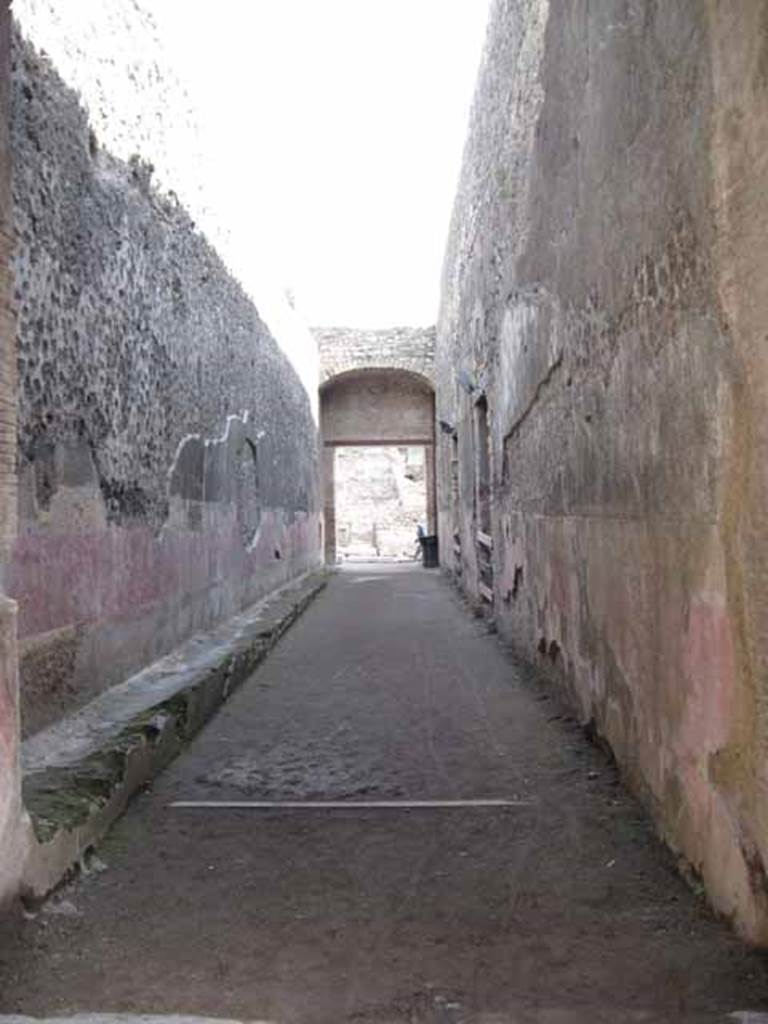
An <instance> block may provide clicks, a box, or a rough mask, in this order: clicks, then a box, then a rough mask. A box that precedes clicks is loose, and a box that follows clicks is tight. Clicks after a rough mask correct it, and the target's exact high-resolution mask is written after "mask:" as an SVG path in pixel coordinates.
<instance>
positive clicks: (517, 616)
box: [436, 0, 768, 943]
mask: <svg viewBox="0 0 768 1024" xmlns="http://www.w3.org/2000/svg"><path fill="white" fill-rule="evenodd" d="M761 11H762V12H763V14H764V5H763V4H761V3H759V2H757V0H754V2H753V0H747V2H745V3H744V4H740V5H738V8H734V7H733V6H732V5H728V8H727V10H726V9H725V8H724V7H723V5H718V4H716V3H714V2H713V3H711V4H699V3H693V2H691V3H687V2H684V3H675V4H663V3H650V4H649V3H631V2H619V0H608V2H605V3H600V4H590V3H588V2H586V0H577V2H575V3H573V4H570V5H568V7H567V10H566V9H565V8H562V7H559V6H557V5H552V6H550V5H549V4H548V3H546V2H545V0H525V2H522V3H520V2H511V0H497V2H496V3H495V5H494V7H493V13H492V17H491V22H490V27H489V34H488V39H487V44H486V51H485V56H484V61H483V65H482V68H481V73H480V79H479V83H478V88H477V94H476V98H475V104H474V109H473V115H472V119H471V125H470V132H469V138H468V142H467V148H466V151H465V162H464V167H463V172H462V177H461V182H460V186H459V193H458V196H457V200H456V205H455V210H454V215H453V221H452V227H451V234H450V239H449V244H448V249H447V253H446V259H445V265H444V277H443V296H442V305H441V313H440V318H439V323H438V335H437V354H436V381H437V416H438V418H440V419H443V420H444V421H446V422H448V423H450V424H452V425H455V426H456V428H457V449H458V463H459V466H458V468H459V481H458V494H459V500H458V502H454V501H453V500H452V493H453V491H452V485H451V467H450V459H451V440H450V438H449V437H447V436H443V437H442V439H441V440H442V444H441V449H440V453H439V502H440V519H439V521H440V524H441V529H440V533H441V548H442V550H443V551H444V552H445V551H449V550H451V546H452V544H453V533H454V530H455V532H456V534H457V536H458V537H459V538H460V540H461V548H462V560H463V574H462V576H463V580H464V585H465V586H466V587H467V589H468V590H469V591H470V592H471V593H474V594H477V548H476V543H475V531H476V525H477V524H476V520H475V511H474V490H475V487H474V467H475V457H476V456H475V451H474V436H473V428H472V406H473V403H474V400H475V398H476V397H477V396H478V395H479V394H480V393H481V392H482V391H485V393H486V394H487V398H488V404H489V414H490V427H491V444H490V448H491V464H492V488H493V515H492V521H493V539H494V580H495V583H494V588H495V602H494V604H495V616H496V620H497V623H498V626H499V629H500V630H501V632H502V633H503V634H504V635H505V636H506V637H507V638H509V639H510V640H511V641H512V642H513V643H514V645H515V646H516V648H517V649H518V651H519V652H520V653H522V654H523V655H524V656H526V657H529V658H531V659H535V660H537V661H538V662H539V663H540V664H541V665H542V666H543V667H546V669H547V671H550V672H552V673H553V674H554V675H556V676H557V677H558V678H560V679H562V680H564V681H566V683H567V685H568V686H569V688H570V689H571V691H572V693H573V695H574V698H575V700H576V702H577V703H578V706H579V708H580V711H581V714H582V717H583V719H584V720H585V721H586V720H590V721H594V722H595V724H596V726H597V728H598V730H599V731H600V732H601V733H602V734H603V736H605V737H606V738H607V740H608V741H609V742H610V744H611V746H612V747H613V749H614V751H615V753H616V756H617V758H618V760H619V762H620V763H621V765H622V767H623V769H624V771H625V773H626V775H627V777H628V778H629V779H630V781H631V782H632V784H633V785H634V786H635V788H636V789H637V790H638V791H640V792H641V793H642V794H643V796H644V797H645V799H646V800H647V802H648V803H649V805H650V806H651V807H652V809H653V811H654V814H655V816H656V819H657V821H658V823H659V827H660V829H661V831H662V832H663V834H664V835H665V836H666V837H667V839H668V840H669V842H670V843H671V845H672V846H673V847H675V848H676V849H678V850H680V851H681V852H682V853H683V854H684V855H685V857H686V858H687V860H688V861H689V862H690V863H691V864H692V866H693V868H694V869H695V870H696V871H697V872H699V873H700V874H701V875H702V877H703V880H704V883H705V885H706V888H707V891H708V893H709V895H710V898H711V900H712V902H713V903H714V905H715V906H716V907H717V908H718V909H719V910H721V911H723V912H724V913H726V914H728V915H730V916H731V917H732V918H733V919H734V920H735V921H736V923H737V925H738V927H739V928H740V930H741V931H742V932H743V933H744V934H745V935H747V936H749V937H750V938H751V939H753V940H755V941H759V942H763V943H768V883H767V879H766V869H765V865H766V863H767V862H768V818H767V817H766V811H765V784H766V781H768V780H766V777H765V768H764V765H765V763H766V745H767V744H768V737H767V736H766V729H765V728H764V721H763V720H764V718H765V715H764V708H765V703H766V694H765V692H764V690H765V677H766V673H765V664H766V658H768V639H767V638H766V631H765V622H766V611H768V585H766V580H767V579H768V573H766V571H765V566H764V562H765V558H766V557H767V556H766V553H765V552H766V550H767V545H768V535H767V534H768V528H767V526H766V520H765V508H766V505H767V502H766V489H768V476H767V473H768V470H766V466H768V460H767V459H766V447H767V446H768V438H766V437H764V436H763V435H764V434H765V432H766V429H767V428H766V427H765V424H766V423H768V416H766V412H767V411H768V410H767V409H766V405H767V404H768V366H767V365H766V356H765V352H766V346H765V328H764V325H765V323H766V322H768V316H766V313H768V311H767V310H765V309H763V306H764V305H765V301H764V298H763V296H764V293H765V289H764V288H762V287H761V285H760V283H759V282H760V281H762V279H763V278H764V275H765V268H766V251H765V237H766V228H767V227H768V200H767V199H766V197H765V190H764V188H763V187H762V186H763V183H764V181H765V166H764V165H765V162H766V153H768V139H767V138H766V128H765V125H766V123H768V119H767V118H766V114H767V113H768V111H766V105H767V104H768V86H766V76H765V52H766V51H765V30H766V26H765V24H764V18H763V20H761ZM761 40H762V43H761ZM460 377H462V378H463V382H464V383H463V386H462V383H461V381H460Z"/></svg>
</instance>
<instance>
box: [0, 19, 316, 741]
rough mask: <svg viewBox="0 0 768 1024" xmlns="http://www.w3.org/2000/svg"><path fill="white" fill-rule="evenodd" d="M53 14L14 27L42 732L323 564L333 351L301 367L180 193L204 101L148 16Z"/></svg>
mask: <svg viewBox="0 0 768 1024" xmlns="http://www.w3.org/2000/svg"><path fill="white" fill-rule="evenodd" d="M56 8H57V5H52V4H48V3H36V2H31V0H30V2H29V3H22V4H19V7H18V11H17V17H19V18H20V20H21V31H20V32H17V34H16V37H15V40H14V72H13V92H12V133H13V153H14V162H15V166H14V210H15V222H16V256H15V276H16V281H15V299H16V305H17V313H18V360H19V444H18V457H19V482H20V488H19V489H20V493H19V518H20V526H19V538H18V541H17V543H16V545H15V550H14V555H13V559H12V564H11V569H10V575H9V584H10V588H11V592H12V593H13V595H14V596H15V597H16V599H17V600H18V602H19V608H20V620H19V623H20V638H21V650H22V655H23V658H22V705H23V711H24V718H25V726H26V730H27V731H30V730H33V729H35V728H38V727H41V726H43V725H45V724H47V722H49V721H50V720H51V719H53V718H54V717H56V716H57V715H58V714H60V713H61V712H62V711H63V710H65V709H67V708H69V707H71V706H73V705H76V704H79V703H82V701H84V700H85V699H87V698H89V697H90V696H92V695H93V694H94V693H95V692H98V691H99V690H101V689H102V688H104V687H106V686H108V685H111V684H113V683H115V682H117V681H119V680H120V679H121V678H124V677H125V676H126V675H128V674H130V673H131V672H135V671H136V670H137V669H138V668H140V667H141V666H142V665H144V664H146V663H147V662H148V661H151V660H154V659H155V658H157V657H158V656H160V655H161V654H163V653H165V652H166V651H168V650H169V649H170V648H171V647H172V646H173V645H174V644H175V643H177V642H178V641H179V640H180V639H182V638H184V637H185V636H188V635H189V634H190V633H191V632H193V631H195V630H198V629H204V628H206V627H207V626H210V625H211V624H213V623H215V622H217V621H219V620H220V619H222V618H224V617H226V616H228V615H231V614H234V613H236V612H238V611H240V610H241V609H242V608H243V607H244V606H245V605H246V604H248V603H250V602H252V601H254V600H256V599H257V598H258V597H260V596H261V595H262V594H264V593H266V592H267V591H268V590H270V589H272V588H273V587H275V586H277V585H279V584H281V583H283V582H285V581H286V580H287V579H289V578H291V577H292V576H294V575H296V574H297V573H300V572H303V571H305V570H306V569H308V568H310V567H312V566H314V565H315V564H316V563H317V561H318V557H319V554H318V552H319V546H318V545H319V509H318V447H317V428H316V422H315V409H316V396H315V393H314V386H313V389H312V393H309V392H308V391H307V390H306V387H305V386H304V384H303V383H302V377H304V376H306V370H307V366H309V367H310V370H311V368H312V367H314V373H312V372H310V376H311V377H312V379H313V382H314V381H315V380H316V374H317V369H316V367H317V352H316V346H315V344H314V342H313V340H312V339H311V336H310V335H309V332H308V331H306V330H305V331H304V335H303V338H304V344H303V353H302V358H303V362H304V366H303V367H301V368H300V369H299V368H298V367H297V365H296V364H295V363H292V362H291V361H290V360H289V359H288V357H287V356H286V355H285V353H284V351H283V348H282V347H281V345H280V344H279V343H278V341H277V340H276V339H275V337H274V336H273V335H272V334H271V333H270V331H269V329H268V328H267V327H266V325H265V323H264V322H263V320H262V319H261V318H260V316H259V312H258V310H257V308H256V307H255V305H254V303H253V301H252V299H251V297H250V296H249V295H247V294H246V293H245V291H244V289H243V288H242V286H241V285H240V284H239V283H238V281H237V280H235V278H234V277H233V276H232V275H231V273H229V271H228V270H227V268H226V266H225V265H224V263H223V262H222V259H221V258H220V256H219V255H218V253H217V251H216V250H215V249H214V248H213V247H212V245H211V244H210V242H209V241H208V239H207V238H206V237H205V235H204V234H202V233H201V231H200V230H199V228H198V227H197V226H196V224H195V222H194V221H193V219H192V217H191V216H190V214H189V212H188V210H187V209H186V208H185V206H184V205H183V204H182V202H181V201H180V199H179V195H178V194H174V193H172V192H169V191H168V190H167V186H168V183H169V181H170V180H171V179H172V175H173V172H174V169H175V168H177V167H178V166H180V164H181V163H183V162H184V161H185V160H186V161H188V160H189V159H190V149H189V137H190V136H189V134H188V133H186V132H182V128H183V127H184V126H186V125H187V122H188V121H189V118H190V117H191V114H190V113H189V111H188V110H187V109H186V108H185V107H184V94H183V91H180V90H179V89H178V88H177V87H176V86H175V84H174V83H173V82H172V78H171V77H170V76H169V78H168V79H166V77H165V70H164V68H163V67H162V65H161V64H160V63H159V61H160V59H161V54H160V51H159V50H158V45H156V43H157V41H156V39H155V37H154V35H153V32H154V29H153V26H152V22H151V18H149V17H148V16H147V15H146V13H145V12H144V11H143V9H142V8H141V7H140V6H139V5H136V4H133V3H127V2H125V3H123V2H117V0H110V2H109V3H107V4H105V5H104V6H103V7H102V6H98V5H97V6H96V7H93V6H92V5H90V4H86V5H85V6H83V7H79V8H78V11H77V14H78V16H77V18H74V17H72V18H67V17H66V16H65V15H66V12H63V13H62V12H58V11H57V9H56ZM89 12H90V13H89ZM69 13H70V14H72V11H70V12H69ZM91 15H93V19H92V20H89V19H90V18H91ZM38 37H39V38H38ZM41 40H42V42H44V44H45V47H46V51H47V52H46V53H43V52H42V50H41V49H40V46H41V45H42V42H41ZM90 48H92V52H91V49H90ZM53 52H56V53H58V54H60V55H61V59H62V61H63V62H64V64H65V66H66V67H67V68H69V69H70V70H72V68H73V67H75V66H76V65H77V63H78V60H79V61H80V62H84V63H87V64H88V72H87V73H86V72H80V73H79V74H78V76H77V77H78V81H77V83H76V84H77V87H78V89H79V90H80V93H79V94H78V93H77V92H75V91H74V90H73V88H72V87H71V83H70V82H69V81H65V80H64V79H63V78H62V77H61V75H60V69H59V68H58V67H57V66H56V64H55V62H54V61H53V60H52V57H51V53H53ZM72 73H73V74H74V71H73V72H72ZM115 81H119V83H120V88H119V89H115V90H114V91H113V84H114V82H115ZM168 82H170V83H171V84H170V85H169V84H168ZM107 126H112V127H110V128H109V130H107ZM174 126H176V127H174ZM115 133H117V136H116V135H115ZM179 149H180V152H179V151H178V150H179ZM126 157H127V159H126ZM150 160H152V161H153V162H154V161H155V160H156V161H157V164H156V166H157V167H158V168H161V169H162V171H163V173H162V175H160V177H159V178H158V180H157V182H156V181H155V172H154V171H153V166H152V163H150ZM191 166H193V167H195V169H196V171H197V172H198V173H201V169H200V168H199V167H197V166H196V165H195V164H194V161H192V164H191ZM185 174H186V178H185V182H186V185H185V189H186V193H187V194H188V195H191V194H192V192H193V191H194V189H193V185H192V184H190V177H189V167H187V169H186V172H185ZM179 194H181V193H179ZM294 326H295V325H294ZM292 343H293V345H294V349H295V337H294V338H293V340H292Z"/></svg>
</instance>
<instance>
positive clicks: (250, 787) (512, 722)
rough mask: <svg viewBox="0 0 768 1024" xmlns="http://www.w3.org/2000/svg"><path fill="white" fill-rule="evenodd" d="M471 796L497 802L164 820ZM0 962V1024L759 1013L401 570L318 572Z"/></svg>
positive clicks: (450, 604) (424, 584) (531, 687)
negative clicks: (242, 680)
mask: <svg viewBox="0 0 768 1024" xmlns="http://www.w3.org/2000/svg"><path fill="white" fill-rule="evenodd" d="M473 800H483V801H495V800H509V801H511V802H513V806H504V807H500V806H479V807H471V806H444V807H426V808H414V809H407V808H405V807H401V806H396V807H373V808H360V807H357V806H356V807H355V808H352V809H348V810H345V809H333V808H324V809H322V810H320V809H318V810H312V809H307V808H295V809H268V810H264V809H258V808H226V807H197V808H194V807H192V808H190V807H173V806H171V805H172V804H173V803H175V802H177V801H203V802H217V803H218V802H227V801H238V802H241V801H261V802H265V801H291V802H299V803H305V802H314V801H332V802H338V801H353V802H355V803H356V804H360V803H361V802H368V801H371V802H377V803H381V802H386V803H396V804H399V803H400V802H405V801H473ZM102 862H103V863H102ZM0 960H1V961H2V962H1V963H0V1009H2V1011H3V1012H5V1013H27V1014H36V1015H55V1014H57V1015H62V1014H69V1013H74V1012H93V1013H99V1012H101V1013H103V1012H126V1013H145V1014H158V1013H184V1014H199V1015H205V1016H211V1017H222V1018H239V1019H244V1020H257V1021H266V1022H270V1024H339V1022H356V1024H368V1022H370V1024H582V1022H584V1024H587V1022H589V1024H595V1022H606V1024H607V1022H610V1024H622V1022H681V1021H685V1022H688V1021H691V1022H697V1021H701V1022H706V1021H722V1022H725V1021H726V1020H728V1019H730V1018H729V1017H727V1016H726V1015H727V1014H729V1013H731V1012H734V1011H739V1010H746V1009H752V1010H756V1009H760V1008H761V1007H762V1008H765V1007H766V1006H768V1002H767V1001H766V991H767V988H766V971H765V959H764V957H763V956H761V955H759V954H756V953H753V952H750V951H749V950H747V949H746V948H745V947H744V946H743V945H742V944H741V943H740V941H739V940H737V939H736V938H735V937H734V936H733V935H732V934H731V932H730V931H729V929H728V928H727V927H726V926H725V925H724V924H722V923H720V922H718V921H716V920H715V919H714V917H713V916H712V915H711V914H710V912H709V911H708V910H707V909H706V907H705V905H704V903H703V902H702V901H701V900H700V899H699V898H698V897H697V896H696V895H695V894H694V893H693V892H691V891H690V890H689V888H688V887H687V886H686V885H685V884H684V882H683V881H682V880H681V878H680V877H679V875H678V874H677V872H676V869H675V864H674V859H673V857H672V856H671V854H669V853H668V852H667V851H666V850H665V849H663V848H662V846H661V845H660V844H659V843H658V842H657V840H656V839H655V838H654V835H653V832H652V829H651V827H650V825H649V823H648V821H647V818H646V816H645V814H644V813H643V811H642V810H641V809H640V808H639V806H638V805H637V804H636V803H635V802H634V800H633V799H632V798H631V797H629V796H628V795H627V794H626V792H625V791H624V790H623V788H622V786H621V785H620V783H619V781H618V778H617V775H616V773H615V771H614V769H613V768H612V767H611V766H610V765H609V764H608V762H607V760H606V758H605V756H604V755H603V754H602V753H601V752H600V751H599V750H597V749H596V748H594V747H592V746H590V745H589V744H588V742H587V741H586V739H585V738H584V736H583V734H582V731H581V730H580V728H579V727H578V725H577V723H576V722H575V721H574V720H573V719H572V718H571V717H570V716H569V713H568V709H567V708H566V707H565V706H564V705H562V704H561V703H560V702H559V701H558V699H557V697H556V695H555V694H554V693H553V692H552V691H551V690H550V689H548V688H547V687H546V686H545V685H544V684H542V683H541V682H540V681H537V680H536V679H535V678H533V677H532V676H531V674H530V673H528V672H524V671H522V670H521V669H520V668H519V667H516V666H515V664H514V662H513V661H512V660H511V659H510V657H509V656H508V654H507V653H505V651H504V650H503V648H502V647H501V645H500V644H499V642H498V640H497V638H496V637H494V636H491V635H489V634H488V632H487V631H486V630H485V628H484V627H483V625H482V623H480V622H479V621H477V620H475V619H473V618H471V617H470V616H469V615H468V614H467V612H466V610H465V609H464V608H463V607H462V605H461V603H460V601H459V599H458V597H457V596H456V595H455V594H454V592H453V591H452V590H450V588H449V587H448V585H447V584H446V583H445V581H444V580H443V579H442V578H441V577H440V576H439V575H438V574H434V573H429V572H426V571H424V570H422V569H417V568H413V567H410V566H391V565H390V566H385V567H377V566H370V565H361V566H358V567H356V569H355V571H344V572H341V573H339V574H338V575H337V576H336V577H334V578H333V580H332V581H331V583H330V585H329V587H328V589H327V590H326V591H325V592H324V594H322V595H321V596H320V598H319V599H318V600H317V601H316V602H315V604H314V605H312V606H311V607H310V608H309V610H308V611H307V613H306V614H305V615H304V617H303V618H302V619H301V620H300V621H299V622H298V623H297V625H295V626H294V627H293V628H292V630H291V631H290V632H289V633H288V634H287V635H286V636H285V637H284V638H283V640H282V641H281V642H280V644H279V645H278V647H277V649H276V650H275V651H274V652H273V653H272V655H271V656H270V657H269V658H268V659H267V661H266V662H265V663H264V664H263V665H262V666H261V667H260V668H259V670H258V671H257V672H256V673H255V674H254V675H253V677H252V678H251V679H250V680H249V681H248V682H247V683H246V684H245V685H244V686H243V688H242V689H241V690H239V691H238V692H237V693H236V694H235V696H234V697H233V698H232V699H231V701H230V702H229V703H228V704H227V705H226V706H225V707H224V708H223V709H222V711H221V712H220V713H219V715H218V716H217V717H216V718H215V719H214V720H213V721H212V722H211V723H210V724H209V726H208V727H207V728H206V729H205V730H204V732H203V733H202V734H201V735H200V736H199V737H198V738H197V740H196V741H195V743H194V744H193V745H192V746H191V748H190V749H189V751H188V752H187V753H186V754H185V755H183V756H182V757H181V758H179V759H178V760H177V761H176V762H175V763H174V764H173V765H172V766H171V767H170V768H169V769H168V770H167V771H166V773H165V774H164V775H163V776H162V777H161V778H160V779H158V780H157V781H156V783H155V784H154V786H153V787H152V788H151V790H149V791H148V792H146V793H144V794H143V795H141V796H140V797H139V798H138V799H137V800H136V801H135V802H134V804H133V805H132V806H131V808H130V809H129V811H128V813H127V814H126V815H125V817H124V818H123V819H122V820H121V821H120V822H119V823H118V824H117V826H116V827H115V829H114V830H113V832H112V834H111V835H110V836H109V837H108V839H107V840H106V841H105V842H104V843H103V844H102V846H101V847H100V849H99V851H98V860H97V861H96V862H95V863H94V865H93V870H92V871H91V873H90V874H88V875H87V876H84V877H82V878H80V879H79V880H77V881H76V882H74V883H73V884H71V885H69V886H67V887H65V888H64V889H63V890H62V891H60V892H59V893H58V894H56V895H55V896H54V898H53V899H52V900H51V901H49V903H48V905H47V906H46V907H45V908H43V909H42V910H41V911H40V912H39V913H37V914H36V916H34V917H33V918H31V919H30V920H28V921H26V922H24V923H23V925H21V926H20V933H19V934H18V935H15V936H8V937H7V938H5V939H4V945H3V947H2V952H1V953H0Z"/></svg>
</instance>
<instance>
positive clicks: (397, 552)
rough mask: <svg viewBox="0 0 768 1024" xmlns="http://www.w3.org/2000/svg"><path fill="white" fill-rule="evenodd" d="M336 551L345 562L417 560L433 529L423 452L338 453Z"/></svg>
mask: <svg viewBox="0 0 768 1024" xmlns="http://www.w3.org/2000/svg"><path fill="white" fill-rule="evenodd" d="M334 479H335V483H336V548H337V552H338V554H339V555H340V556H341V558H342V559H344V558H355V557H357V558H371V557H383V558H415V557H416V553H417V544H416V536H417V527H418V526H421V527H422V528H426V525H427V495H426V459H425V453H424V449H423V448H408V447H400V448H396V447H380V446H378V445H377V446H374V447H369V448H337V449H336V466H335V471H334Z"/></svg>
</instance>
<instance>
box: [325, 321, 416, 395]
mask: <svg viewBox="0 0 768 1024" xmlns="http://www.w3.org/2000/svg"><path fill="white" fill-rule="evenodd" d="M312 334H313V335H314V337H315V338H316V340H317V346H318V350H319V353H320V382H321V383H325V382H326V381H328V380H330V378H331V377H336V376H338V375H339V374H341V373H348V372H350V371H351V370H364V369H372V368H378V369H393V370H407V371H409V372H411V373H418V374H420V375H421V376H422V377H426V378H427V380H429V381H431V380H432V377H433V370H434V359H435V328H434V327H388V328H382V329H381V330H365V329H363V328H357V327H313V328H312Z"/></svg>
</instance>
